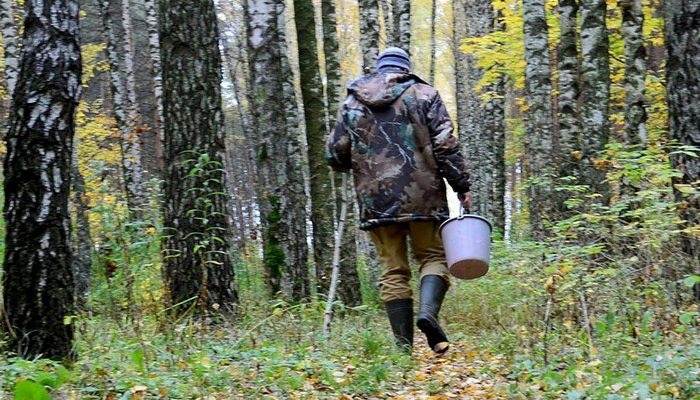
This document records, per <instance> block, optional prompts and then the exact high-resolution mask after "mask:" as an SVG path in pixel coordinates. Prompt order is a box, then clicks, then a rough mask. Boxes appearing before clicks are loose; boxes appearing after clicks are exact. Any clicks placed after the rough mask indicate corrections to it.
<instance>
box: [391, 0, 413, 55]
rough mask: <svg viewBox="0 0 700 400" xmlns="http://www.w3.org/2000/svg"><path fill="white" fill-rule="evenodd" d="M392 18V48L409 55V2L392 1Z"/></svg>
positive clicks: (405, 0) (407, 0) (404, 0)
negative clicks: (397, 48)
mask: <svg viewBox="0 0 700 400" xmlns="http://www.w3.org/2000/svg"><path fill="white" fill-rule="evenodd" d="M392 6H393V12H392V15H393V17H394V27H393V28H392V31H393V33H394V37H393V43H392V45H393V46H396V47H399V48H401V49H403V50H405V51H406V52H407V53H408V54H411V0H392Z"/></svg>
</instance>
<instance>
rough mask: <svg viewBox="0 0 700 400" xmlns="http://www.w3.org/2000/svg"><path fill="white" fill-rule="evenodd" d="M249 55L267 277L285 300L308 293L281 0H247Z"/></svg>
mask: <svg viewBox="0 0 700 400" xmlns="http://www.w3.org/2000/svg"><path fill="white" fill-rule="evenodd" d="M246 11H247V13H248V15H247V18H246V20H247V21H248V56H249V62H250V69H251V82H252V84H253V87H254V88H255V90H254V92H253V93H251V100H252V107H253V108H252V109H253V110H254V127H255V129H254V131H255V132H257V137H256V139H257V142H256V145H255V147H256V149H257V157H256V158H257V166H258V189H259V193H258V201H259V205H260V213H261V219H262V221H263V232H264V238H263V246H264V257H265V261H264V264H265V268H266V272H267V281H268V284H269V287H270V289H271V291H272V293H273V294H276V293H277V292H279V291H282V295H283V296H284V297H285V298H286V299H287V300H300V299H303V298H305V297H307V296H308V295H309V294H310V291H309V280H308V269H307V265H306V262H307V250H308V246H307V244H306V204H307V202H306V196H305V193H304V177H303V168H304V163H303V160H302V158H301V151H302V149H301V143H300V137H299V132H298V131H297V129H296V127H297V126H298V119H297V117H296V113H297V106H296V98H295V94H294V86H293V81H292V79H293V76H292V71H291V68H290V66H289V62H288V60H287V56H286V54H287V53H286V42H285V23H284V15H285V13H284V2H283V1H281V0H276V1H274V2H269V1H266V0H248V7H247V10H246Z"/></svg>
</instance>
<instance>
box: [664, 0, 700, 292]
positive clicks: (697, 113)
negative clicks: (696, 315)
mask: <svg viewBox="0 0 700 400" xmlns="http://www.w3.org/2000/svg"><path fill="white" fill-rule="evenodd" d="M665 17H666V21H665V28H666V34H665V35H666V80H667V84H666V92H667V99H668V111H669V128H670V137H671V139H674V140H677V141H678V143H680V144H683V145H687V146H695V148H696V149H699V148H700V68H698V66H700V40H698V37H700V0H668V1H667V2H666V9H665ZM671 163H672V165H673V166H674V167H675V168H677V169H678V170H680V171H681V173H682V174H683V175H682V176H681V177H679V178H676V179H675V181H674V183H675V184H677V185H678V184H680V185H692V186H694V187H695V190H698V189H700V188H699V187H698V181H699V180H700V158H699V157H697V156H696V157H691V156H689V155H687V154H680V153H676V154H674V155H672V157H671ZM676 188H677V187H676ZM676 198H677V199H678V200H679V201H682V203H681V204H682V206H681V207H680V210H681V218H683V220H684V221H685V222H684V223H683V227H684V228H688V227H692V226H698V225H699V224H700V196H698V195H697V192H696V194H695V195H694V197H686V196H683V195H682V194H681V193H680V191H676ZM683 239H684V240H683V249H684V250H685V252H686V253H687V254H688V255H689V256H690V257H689V258H690V260H696V261H697V260H698V259H700V240H698V237H697V236H692V235H691V234H687V235H685V236H684V238H683ZM691 268H692V270H693V273H694V274H700V263H697V262H695V263H694V266H691ZM695 295H696V299H697V300H700V285H696V286H695Z"/></svg>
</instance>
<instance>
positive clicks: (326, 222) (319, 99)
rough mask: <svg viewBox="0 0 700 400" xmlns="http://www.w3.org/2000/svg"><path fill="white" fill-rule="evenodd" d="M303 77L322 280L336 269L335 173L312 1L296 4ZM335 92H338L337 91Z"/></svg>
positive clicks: (315, 238)
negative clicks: (330, 157) (328, 157)
mask: <svg viewBox="0 0 700 400" xmlns="http://www.w3.org/2000/svg"><path fill="white" fill-rule="evenodd" d="M294 16H295V21H296V30H297V41H298V47H299V73H300V80H301V94H302V100H303V103H304V119H305V121H306V140H307V142H308V157H309V170H310V174H309V175H310V176H309V178H310V188H311V223H312V224H313V243H314V248H313V249H314V254H313V257H314V264H315V266H316V271H317V276H318V278H320V280H326V278H328V275H327V274H326V271H330V270H331V268H332V258H333V242H332V241H331V239H330V238H332V237H333V202H334V193H333V191H332V188H331V186H332V185H331V173H330V168H329V167H328V163H327V162H326V159H325V156H324V155H325V138H326V136H327V129H326V127H327V123H326V120H327V116H326V109H325V105H324V101H323V86H322V84H321V67H320V65H319V57H318V51H317V42H316V29H315V25H316V21H315V19H314V5H313V1H312V0H294ZM333 90H335V88H333Z"/></svg>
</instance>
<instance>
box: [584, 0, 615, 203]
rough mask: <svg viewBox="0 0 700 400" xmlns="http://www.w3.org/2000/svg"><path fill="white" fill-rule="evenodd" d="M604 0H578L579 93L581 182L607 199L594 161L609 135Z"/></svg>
mask: <svg viewBox="0 0 700 400" xmlns="http://www.w3.org/2000/svg"><path fill="white" fill-rule="evenodd" d="M605 14H606V3H605V0H581V54H582V60H583V61H582V63H581V70H582V76H583V79H582V88H581V90H582V93H583V103H582V106H581V123H582V129H581V150H582V152H583V159H582V160H581V161H582V164H581V168H582V171H581V175H582V178H583V183H585V184H587V185H589V186H590V187H591V189H592V190H593V191H594V192H595V193H599V194H601V195H603V201H604V202H606V201H607V199H608V195H609V193H608V185H607V184H606V183H605V171H604V170H603V169H602V166H601V165H600V163H596V161H597V160H596V159H597V157H598V153H599V152H600V151H602V150H604V149H605V145H606V144H607V143H608V137H609V135H610V123H609V121H608V118H609V102H610V61H609V58H608V57H609V54H608V51H609V44H608V33H607V28H606V24H605Z"/></svg>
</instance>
